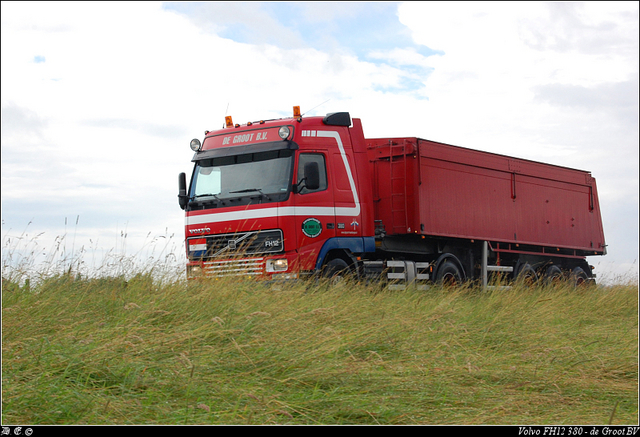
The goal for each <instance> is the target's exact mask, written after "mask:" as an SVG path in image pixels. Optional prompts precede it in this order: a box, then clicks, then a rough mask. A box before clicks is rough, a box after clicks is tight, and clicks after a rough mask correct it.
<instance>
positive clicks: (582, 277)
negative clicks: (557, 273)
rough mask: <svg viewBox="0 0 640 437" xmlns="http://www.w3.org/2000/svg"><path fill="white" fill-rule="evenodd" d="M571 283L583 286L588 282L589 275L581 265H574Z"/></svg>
mask: <svg viewBox="0 0 640 437" xmlns="http://www.w3.org/2000/svg"><path fill="white" fill-rule="evenodd" d="M571 283H572V284H573V285H574V286H575V287H584V286H586V285H587V284H589V276H587V273H586V272H585V271H584V269H583V268H582V267H576V268H575V269H573V270H572V271H571Z"/></svg>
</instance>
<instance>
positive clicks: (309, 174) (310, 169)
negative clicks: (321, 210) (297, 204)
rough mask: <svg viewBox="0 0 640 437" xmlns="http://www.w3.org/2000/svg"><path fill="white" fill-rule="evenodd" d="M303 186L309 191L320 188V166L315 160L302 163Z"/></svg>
mask: <svg viewBox="0 0 640 437" xmlns="http://www.w3.org/2000/svg"><path fill="white" fill-rule="evenodd" d="M304 177H305V179H306V181H305V187H306V188H307V190H309V191H313V190H317V189H318V188H320V168H319V167H318V163H317V162H307V163H306V164H305V165H304Z"/></svg>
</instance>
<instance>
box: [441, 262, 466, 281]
mask: <svg viewBox="0 0 640 437" xmlns="http://www.w3.org/2000/svg"><path fill="white" fill-rule="evenodd" d="M436 283H437V284H439V285H445V286H455V285H460V284H462V272H461V271H460V268H458V266H457V265H456V263H454V262H453V261H450V260H448V259H447V260H444V261H443V262H442V264H441V265H440V267H438V271H437V272H436Z"/></svg>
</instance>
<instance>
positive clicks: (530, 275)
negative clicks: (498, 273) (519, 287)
mask: <svg viewBox="0 0 640 437" xmlns="http://www.w3.org/2000/svg"><path fill="white" fill-rule="evenodd" d="M516 282H517V283H520V284H523V285H525V286H527V287H530V286H533V285H535V284H536V283H537V282H538V274H537V273H536V270H535V269H534V268H533V267H531V264H529V263H524V264H522V265H521V266H520V267H519V268H518V272H517V273H516Z"/></svg>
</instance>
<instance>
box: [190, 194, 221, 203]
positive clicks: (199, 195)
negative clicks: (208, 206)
mask: <svg viewBox="0 0 640 437" xmlns="http://www.w3.org/2000/svg"><path fill="white" fill-rule="evenodd" d="M201 197H215V198H216V200H217V201H218V202H220V203H221V204H223V205H224V200H222V199H221V198H219V197H218V196H217V195H215V194H213V193H208V194H198V195H195V196H193V197H191V200H194V201H196V202H206V201H205V200H196V199H199V198H201Z"/></svg>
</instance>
